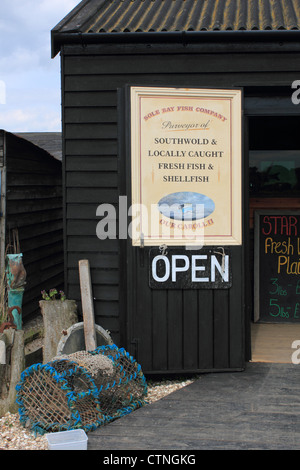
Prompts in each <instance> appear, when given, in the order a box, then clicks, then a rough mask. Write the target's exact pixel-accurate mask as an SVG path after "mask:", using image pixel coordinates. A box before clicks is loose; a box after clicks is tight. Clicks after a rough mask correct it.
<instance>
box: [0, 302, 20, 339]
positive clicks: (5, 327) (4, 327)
mask: <svg viewBox="0 0 300 470" xmlns="http://www.w3.org/2000/svg"><path fill="white" fill-rule="evenodd" d="M13 310H17V311H18V313H19V314H21V313H22V310H21V309H20V307H17V306H15V307H10V308H9V309H8V312H7V316H8V318H9V320H10V321H8V322H4V323H2V325H1V326H0V333H3V331H4V330H8V329H9V328H14V329H16V328H17V327H16V325H15V324H14V317H13V314H12V312H13Z"/></svg>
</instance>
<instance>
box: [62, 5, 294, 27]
mask: <svg viewBox="0 0 300 470" xmlns="http://www.w3.org/2000/svg"><path fill="white" fill-rule="evenodd" d="M299 29H300V0H83V1H82V2H80V4H79V5H78V6H77V7H76V8H75V9H74V10H73V11H72V12H71V13H70V14H69V15H68V16H67V17H66V18H64V19H63V20H62V21H61V22H60V23H59V24H58V25H57V26H56V28H54V30H53V31H55V32H61V33H68V32H72V33H74V32H80V33H114V32H118V33H120V32H123V33H126V32H143V33H145V32H171V31H195V32H196V31H243V30H244V31H249V30H252V31H253V30H260V31H262V30H299Z"/></svg>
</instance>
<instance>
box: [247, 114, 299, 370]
mask: <svg viewBox="0 0 300 470" xmlns="http://www.w3.org/2000/svg"><path fill="white" fill-rule="evenodd" d="M249 195H250V197H249V215H250V221H249V226H250V271H251V290H252V295H251V296H250V298H251V299H252V305H251V311H252V318H251V349H252V361H255V362H283V363H291V362H292V355H293V353H294V352H295V350H294V348H293V344H295V343H294V341H297V340H300V318H299V320H298V321H297V319H296V320H295V319H294V318H293V319H292V320H291V316H290V317H289V315H288V314H286V315H277V313H276V315H277V316H275V315H274V314H273V312H274V310H273V311H271V310H270V312H269V311H267V310H268V309H267V308H266V307H265V306H264V307H262V308H261V309H260V311H259V312H258V313H257V312H255V313H254V310H255V308H254V305H255V296H257V295H258V293H257V289H255V282H254V277H255V276H256V274H257V273H256V272H255V256H260V254H258V255H257V253H260V251H259V250H256V248H257V247H256V246H255V244H258V243H260V242H259V240H258V239H257V238H256V236H255V218H256V217H255V215H256V213H257V212H259V211H265V212H266V213H268V211H270V213H272V211H274V210H276V211H282V212H283V213H284V212H285V211H291V212H293V211H299V210H300V117H299V116H255V117H250V118H249ZM255 252H256V255H255ZM259 282H260V283H264V282H265V283H266V284H265V285H266V289H268V286H267V282H266V281H265V280H264V279H260V281H259ZM273 297H274V296H273ZM299 298H300V296H299ZM272 302H274V304H275V300H274V299H272ZM299 305H300V304H299ZM292 308H293V309H294V308H295V307H294V306H293V307H292V306H289V305H286V304H285V312H290V311H291V309H292ZM276 312H277V310H276ZM299 316H300V315H299Z"/></svg>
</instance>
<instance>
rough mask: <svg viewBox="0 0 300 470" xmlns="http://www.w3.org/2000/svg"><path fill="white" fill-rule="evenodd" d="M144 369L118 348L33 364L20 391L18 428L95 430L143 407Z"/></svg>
mask: <svg viewBox="0 0 300 470" xmlns="http://www.w3.org/2000/svg"><path fill="white" fill-rule="evenodd" d="M146 395H147V384H146V380H145V377H144V374H143V372H142V369H141V366H140V365H139V364H138V363H137V362H136V361H135V360H134V359H133V358H132V357H131V356H130V355H129V354H128V353H127V352H126V351H125V350H124V349H123V348H121V349H119V348H118V347H117V346H115V345H106V346H99V347H98V348H97V349H95V350H94V351H78V352H75V353H73V354H69V355H64V356H57V357H55V358H54V359H53V360H52V361H51V362H49V363H47V364H44V365H43V364H34V365H33V366H31V367H29V368H28V369H26V370H25V371H24V372H23V373H22V375H21V381H20V383H19V384H18V385H17V403H18V404H19V415H20V422H21V423H22V424H23V425H24V426H26V427H28V428H30V429H32V430H33V431H35V432H39V433H41V434H43V433H44V432H52V431H53V432H57V431H63V430H69V429H76V428H81V429H84V430H85V431H90V430H94V429H96V428H97V427H98V426H100V425H102V424H105V423H108V422H110V421H112V420H114V419H116V418H119V417H121V416H123V415H126V414H128V413H130V412H131V411H133V410H135V409H136V408H138V407H140V406H143V405H144V404H145V398H146Z"/></svg>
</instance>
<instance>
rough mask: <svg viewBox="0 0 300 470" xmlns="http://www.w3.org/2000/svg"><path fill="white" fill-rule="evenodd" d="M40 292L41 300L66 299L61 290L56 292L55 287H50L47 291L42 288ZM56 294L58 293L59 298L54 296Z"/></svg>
mask: <svg viewBox="0 0 300 470" xmlns="http://www.w3.org/2000/svg"><path fill="white" fill-rule="evenodd" d="M41 294H42V299H43V300H61V301H62V302H63V301H64V300H66V296H65V293H64V292H63V291H62V290H60V291H59V292H57V290H56V289H50V290H49V293H47V292H46V291H45V290H42V291H41ZM57 295H59V299H58V298H57V297H56V296H57Z"/></svg>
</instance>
